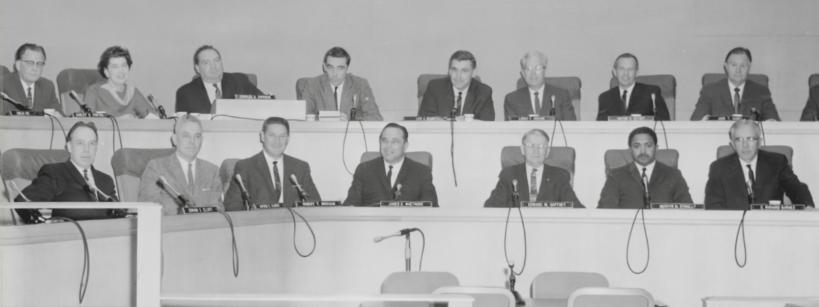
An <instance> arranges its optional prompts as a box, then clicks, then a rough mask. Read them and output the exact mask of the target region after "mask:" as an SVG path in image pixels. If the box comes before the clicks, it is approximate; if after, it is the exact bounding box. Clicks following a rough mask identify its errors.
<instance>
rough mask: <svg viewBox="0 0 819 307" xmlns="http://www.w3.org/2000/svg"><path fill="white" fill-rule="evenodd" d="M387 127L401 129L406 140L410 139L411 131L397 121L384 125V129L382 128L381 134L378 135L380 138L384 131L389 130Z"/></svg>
mask: <svg viewBox="0 0 819 307" xmlns="http://www.w3.org/2000/svg"><path fill="white" fill-rule="evenodd" d="M387 128H398V129H401V133H403V134H404V142H406V141H407V140H408V139H409V132H407V128H406V127H404V126H401V125H399V124H396V123H389V124H387V125H386V126H384V129H381V134H379V135H378V139H381V136H382V135H384V131H385V130H387Z"/></svg>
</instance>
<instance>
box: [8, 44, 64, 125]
mask: <svg viewBox="0 0 819 307" xmlns="http://www.w3.org/2000/svg"><path fill="white" fill-rule="evenodd" d="M45 61H46V52H45V48H43V46H40V45H35V44H32V43H25V44H23V45H22V46H20V47H19V48H17V52H16V53H15V54H14V72H13V73H11V74H9V75H7V76H6V77H5V79H3V84H0V86H2V87H0V92H4V93H6V95H8V96H9V98H11V99H13V100H14V101H16V102H18V103H20V104H22V105H23V106H24V107H26V108H29V109H31V110H32V111H38V112H42V111H43V110H44V109H54V110H57V112H60V113H62V109H61V108H60V101H59V100H57V94H56V91H55V90H54V83H53V82H51V80H48V79H46V78H42V75H43V67H44V66H45V63H46V62H45ZM11 111H23V110H21V109H20V108H18V107H17V106H15V105H13V104H11V103H9V102H7V101H0V115H6V114H8V113H9V112H11Z"/></svg>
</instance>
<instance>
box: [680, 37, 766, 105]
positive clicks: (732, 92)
mask: <svg viewBox="0 0 819 307" xmlns="http://www.w3.org/2000/svg"><path fill="white" fill-rule="evenodd" d="M723 68H724V70H725V75H726V76H727V78H726V79H725V80H721V81H718V82H715V83H712V84H705V85H703V87H702V90H701V91H700V99H699V100H697V105H696V106H695V107H694V113H692V114H691V120H701V119H702V120H705V119H708V117H709V116H720V117H722V116H731V115H732V114H741V115H742V116H743V117H747V118H753V119H757V120H779V113H778V112H777V111H776V105H774V103H773V100H771V91H770V90H769V89H768V88H767V87H765V86H764V85H762V84H759V83H756V82H754V81H751V80H748V72H749V71H750V70H751V51H750V50H748V49H747V48H743V47H736V48H734V49H731V51H729V52H728V54H727V55H726V56H725V64H724V65H723ZM755 113H756V114H755Z"/></svg>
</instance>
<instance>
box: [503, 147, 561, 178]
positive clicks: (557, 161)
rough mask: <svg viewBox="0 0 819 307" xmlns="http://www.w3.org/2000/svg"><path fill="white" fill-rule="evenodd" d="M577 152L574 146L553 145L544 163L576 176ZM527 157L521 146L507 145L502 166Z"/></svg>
mask: <svg viewBox="0 0 819 307" xmlns="http://www.w3.org/2000/svg"><path fill="white" fill-rule="evenodd" d="M576 156H577V154H576V153H575V151H574V148H573V147H562V146H552V147H551V149H550V150H549V156H548V157H546V161H545V162H544V163H546V164H548V165H550V166H554V167H559V168H562V169H565V170H567V171H569V174H571V175H572V176H574V162H575V157H576ZM524 161H526V160H525V158H524V157H523V154H522V153H521V152H520V146H505V147H503V149H501V168H507V167H509V166H512V165H515V164H520V163H523V162H524Z"/></svg>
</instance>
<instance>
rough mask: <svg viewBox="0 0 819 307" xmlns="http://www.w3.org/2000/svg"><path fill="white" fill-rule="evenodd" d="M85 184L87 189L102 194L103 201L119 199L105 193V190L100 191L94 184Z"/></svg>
mask: <svg viewBox="0 0 819 307" xmlns="http://www.w3.org/2000/svg"><path fill="white" fill-rule="evenodd" d="M85 186H86V187H88V190H89V191H92V192H94V193H95V194H99V195H102V198H104V199H105V201H110V202H118V201H119V199H117V198H116V197H114V196H110V195H108V194H105V192H103V191H101V190H100V189H99V188H97V187H96V186H93V185H90V184H86V185H85Z"/></svg>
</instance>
